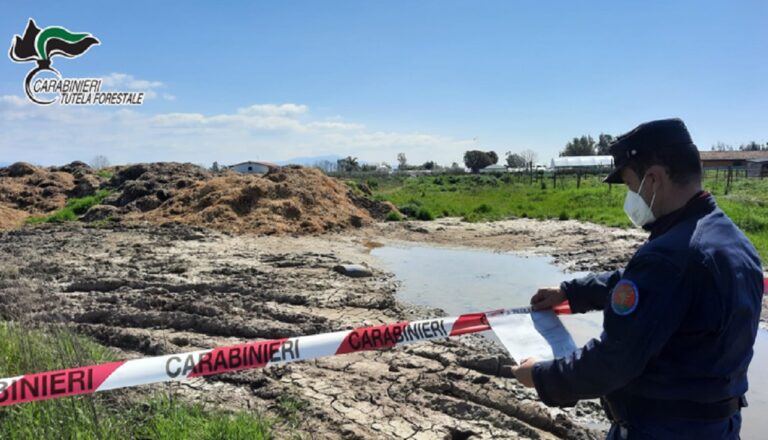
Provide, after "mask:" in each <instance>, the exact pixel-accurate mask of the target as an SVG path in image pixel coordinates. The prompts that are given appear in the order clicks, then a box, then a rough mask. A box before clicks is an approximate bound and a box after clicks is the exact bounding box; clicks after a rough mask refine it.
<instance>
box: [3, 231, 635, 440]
mask: <svg viewBox="0 0 768 440" xmlns="http://www.w3.org/2000/svg"><path fill="white" fill-rule="evenodd" d="M643 238H644V235H643V234H642V233H640V232H635V231H627V230H620V229H609V228H603V227H599V226H594V225H588V224H581V223H578V222H574V221H566V222H556V221H552V222H538V221H533V220H526V219H520V220H509V221H503V222H496V223H484V224H465V223H460V222H458V221H457V220H451V219H447V220H440V221H436V222H428V223H421V222H413V223H389V224H384V223H379V224H374V225H373V226H369V227H366V228H362V229H358V230H353V231H348V232H346V233H344V234H326V235H321V236H302V237H266V236H254V235H237V236H236V235H228V234H225V233H220V232H214V231H211V230H207V229H201V228H196V227H191V226H186V225H181V224H169V225H165V226H157V225H150V224H135V225H120V224H118V225H109V226H104V225H102V226H101V227H95V226H89V225H86V224H82V223H73V224H66V225H40V226H34V227H25V228H23V229H19V230H14V231H6V232H3V233H2V234H0V315H2V316H0V317H2V318H3V319H9V318H12V319H20V320H24V321H27V322H30V323H36V324H38V325H46V324H47V323H51V322H61V323H66V324H67V325H71V326H72V327H73V328H75V329H76V330H77V331H78V332H80V333H82V334H86V335H89V336H91V337H93V338H95V339H96V340H98V341H100V342H101V343H103V344H105V345H108V346H111V347H114V348H116V349H118V350H120V351H121V353H120V354H121V355H122V356H124V357H140V356H148V355H159V354H167V353H174V352H186V351H192V350H196V349H204V348H210V347H214V346H220V345H227V344H235V343H239V342H245V341H248V340H254V339H261V338H281V337H288V336H296V335H308V334H313V333H320V332H328V331H334V330H341V329H345V328H352V327H357V326H361V325H372V324H378V323H385V322H394V321H398V320H403V319H410V318H423V317H427V316H430V315H435V314H440V313H441V312H440V311H439V310H425V309H418V308H415V307H412V306H408V305H405V304H401V303H399V302H398V301H396V299H395V294H396V290H397V286H398V283H397V280H396V279H395V278H394V276H393V275H392V274H389V273H386V272H384V271H382V270H381V269H380V267H379V266H378V262H377V261H376V260H375V259H374V257H372V256H371V255H370V254H369V253H368V250H369V249H370V246H375V245H376V244H375V243H377V242H379V243H382V242H383V243H386V242H387V241H394V240H397V241H402V240H410V241H419V242H429V243H434V244H439V245H450V246H456V245H463V246H478V247H486V248H491V249H497V250H518V251H528V252H534V253H546V254H551V255H554V256H555V258H556V261H557V262H558V263H559V264H561V265H563V266H564V267H566V268H567V269H570V270H600V269H611V268H614V267H618V266H619V265H621V264H623V263H624V262H625V261H626V260H627V259H628V258H629V257H630V256H631V254H632V250H633V249H634V248H635V247H636V246H637V245H638V244H639V243H640V242H641V241H642V239H643ZM343 262H349V263H363V264H367V265H369V266H370V267H371V268H372V270H373V274H374V275H373V276H372V277H370V278H348V277H345V276H343V275H340V274H338V273H336V272H334V271H333V270H332V268H333V266H335V265H337V264H339V263H343ZM512 362H513V361H512V360H511V359H509V357H508V356H507V355H505V354H504V353H503V352H502V351H501V350H500V349H499V348H497V347H495V346H493V345H492V344H490V343H489V342H488V341H486V340H484V339H483V338H482V337H480V336H476V335H470V336H463V337H460V338H455V339H451V340H446V341H441V342H426V343H420V344H414V345H411V346H408V347H398V348H394V349H390V350H386V351H378V352H367V353H357V354H351V355H344V356H337V357H332V358H326V359H321V360H317V361H310V362H305V363H296V364H290V365H287V366H281V367H274V368H269V369H265V370H252V371H245V372H239V373H231V374H226V375H221V376H215V377H212V378H207V379H196V380H194V381H192V382H189V383H184V384H173V385H162V386H156V389H163V390H165V389H168V388H169V387H170V388H172V389H173V390H175V392H177V393H179V394H181V395H183V396H185V397H187V398H189V399H190V400H195V401H200V402H205V403H210V404H215V405H218V406H222V407H226V408H231V409H247V410H250V411H253V412H260V413H265V414H278V413H280V404H279V402H280V400H281V399H284V398H285V396H292V397H291V398H293V399H296V400H297V401H299V402H303V403H301V405H302V407H303V409H302V416H303V421H302V423H301V424H300V426H299V427H298V428H288V427H285V431H280V434H285V435H284V436H286V437H287V436H289V435H292V434H294V433H297V432H298V433H299V434H302V435H303V436H304V437H306V438H414V439H416V438H424V439H426V438H453V439H465V438H473V439H476V438H477V439H480V438H536V439H538V438H541V439H548V438H573V439H590V438H600V437H602V436H603V435H604V433H603V432H601V430H600V429H599V428H598V429H590V428H588V426H595V424H596V423H598V424H599V423H600V422H603V423H604V422H605V421H604V420H603V419H602V418H601V412H600V410H599V408H598V406H597V404H596V403H594V402H585V403H581V404H579V406H577V407H576V408H575V409H571V410H569V411H567V412H565V411H562V410H557V409H549V408H546V407H545V406H544V405H542V404H541V403H540V402H539V401H538V400H537V398H536V395H535V392H533V391H530V390H528V389H525V388H523V387H521V386H520V385H519V384H518V383H517V382H516V381H515V380H513V379H510V378H509V377H508V376H509V374H508V366H509V365H511V364H512ZM144 388H146V389H152V387H144ZM118 392H119V391H118Z"/></svg>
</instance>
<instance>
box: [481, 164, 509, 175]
mask: <svg viewBox="0 0 768 440" xmlns="http://www.w3.org/2000/svg"><path fill="white" fill-rule="evenodd" d="M480 172H481V173H506V172H507V167H505V166H504V165H499V164H493V165H488V166H487V167H485V168H483V169H481V170H480Z"/></svg>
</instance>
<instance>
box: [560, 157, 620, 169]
mask: <svg viewBox="0 0 768 440" xmlns="http://www.w3.org/2000/svg"><path fill="white" fill-rule="evenodd" d="M551 165H552V166H551V167H550V168H553V169H555V170H557V171H562V170H584V171H586V170H589V169H595V170H597V169H603V168H613V156H563V157H556V158H554V159H552V163H551Z"/></svg>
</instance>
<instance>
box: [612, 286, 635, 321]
mask: <svg viewBox="0 0 768 440" xmlns="http://www.w3.org/2000/svg"><path fill="white" fill-rule="evenodd" d="M639 300H640V294H639V292H638V291H637V285H635V283H633V282H632V281H630V280H621V281H619V283H618V284H616V287H614V288H613V293H611V308H612V309H613V311H614V313H616V314H617V315H620V316H626V315H629V314H630V313H632V312H634V311H635V309H636V308H637V303H638V301H639Z"/></svg>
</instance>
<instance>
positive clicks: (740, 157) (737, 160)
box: [699, 151, 768, 170]
mask: <svg viewBox="0 0 768 440" xmlns="http://www.w3.org/2000/svg"><path fill="white" fill-rule="evenodd" d="M699 154H700V155H701V166H702V167H704V169H705V170H713V169H718V168H729V167H730V168H733V169H734V170H743V169H745V168H747V162H748V161H751V160H764V159H768V151H701V152H699Z"/></svg>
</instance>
